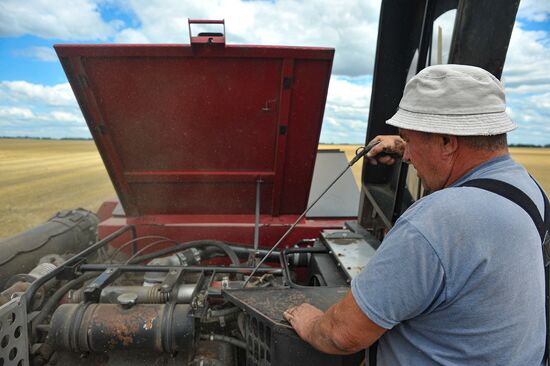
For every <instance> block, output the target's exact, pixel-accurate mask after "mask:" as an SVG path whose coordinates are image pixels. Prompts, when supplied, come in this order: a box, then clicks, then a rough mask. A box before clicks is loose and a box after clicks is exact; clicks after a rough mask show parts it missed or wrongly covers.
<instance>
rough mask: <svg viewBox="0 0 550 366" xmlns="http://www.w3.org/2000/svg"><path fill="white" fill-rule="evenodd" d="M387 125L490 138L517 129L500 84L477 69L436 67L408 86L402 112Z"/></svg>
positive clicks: (420, 74) (449, 66)
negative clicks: (510, 115) (507, 110)
mask: <svg viewBox="0 0 550 366" xmlns="http://www.w3.org/2000/svg"><path fill="white" fill-rule="evenodd" d="M386 123H387V124H389V125H392V126H395V127H399V128H405V129H408V130H414V131H423V132H430V133H441V134H449V135H456V136H489V135H498V134H502V133H506V132H509V131H512V130H514V129H515V128H516V127H517V126H516V124H515V123H514V122H512V120H511V119H510V117H508V115H507V114H506V98H505V96H504V89H503V88H502V84H501V83H500V81H499V80H498V79H497V78H496V77H494V76H493V75H492V74H491V73H489V72H487V71H485V70H483V69H481V68H479V67H475V66H466V65H435V66H430V67H427V68H425V69H424V70H422V71H420V72H419V73H418V74H417V75H416V76H415V77H413V78H412V79H411V80H410V81H409V82H408V83H407V85H406V86H405V90H404V92H403V98H402V99H401V102H400V103H399V110H398V111H397V113H395V115H394V116H393V117H392V118H390V119H389V120H387V121H386Z"/></svg>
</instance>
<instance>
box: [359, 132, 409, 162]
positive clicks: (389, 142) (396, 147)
mask: <svg viewBox="0 0 550 366" xmlns="http://www.w3.org/2000/svg"><path fill="white" fill-rule="evenodd" d="M373 144H375V145H374V146H373V148H372V149H371V150H370V151H369V152H368V153H367V156H366V157H367V160H368V161H369V163H370V164H373V165H377V164H378V163H381V164H385V165H392V164H394V163H395V158H394V157H392V156H390V155H383V156H378V155H379V154H380V153H386V154H391V155H398V156H403V153H404V152H405V141H403V139H402V138H401V137H399V136H398V135H380V136H376V137H375V138H374V139H372V141H371V142H369V145H373Z"/></svg>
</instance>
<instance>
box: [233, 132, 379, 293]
mask: <svg viewBox="0 0 550 366" xmlns="http://www.w3.org/2000/svg"><path fill="white" fill-rule="evenodd" d="M378 143H379V141H377V142H375V143H373V144H369V145H367V146H366V147H363V146H360V147H358V148H357V150H355V154H356V155H355V157H354V158H353V159H351V161H350V162H349V163H348V165H347V166H346V168H345V169H344V170H342V172H341V173H340V174H338V176H337V177H336V178H334V180H333V181H332V183H330V184H329V185H328V187H327V188H326V189H325V190H324V191H323V192H322V193H321V194H320V195H319V196H318V197H317V198H316V199H315V201H313V202H312V203H311V205H309V207H307V208H306V210H305V211H304V212H303V213H302V214H301V215H300V217H298V219H296V221H295V222H294V224H292V225H291V226H290V227H289V228H288V230H287V231H286V232H285V233H284V234H283V236H281V238H280V239H279V240H278V241H277V242H276V243H275V245H273V246H272V247H271V249H270V250H269V251H268V252H267V254H266V255H265V256H264V257H263V258H262V259H261V260H260V261H259V262H258V264H257V265H256V267H254V269H253V270H252V272H251V273H250V276H248V278H247V279H246V280H245V281H244V283H243V288H245V287H246V285H248V282H249V281H250V279H251V278H252V276H254V274H255V273H256V271H257V270H258V268H260V266H261V265H262V264H263V263H264V262H265V261H266V259H267V258H268V257H269V256H270V255H271V253H273V251H274V250H275V249H276V248H277V247H278V246H279V245H281V243H282V242H283V240H285V239H286V237H287V236H288V234H290V233H291V232H292V230H294V228H295V227H296V226H298V223H300V221H302V219H303V218H304V217H305V216H306V214H307V213H308V212H309V211H310V210H311V209H312V208H313V206H315V204H316V203H317V202H319V200H320V199H321V198H322V197H323V196H324V195H325V194H326V193H327V192H328V191H329V190H330V189H331V188H332V186H333V185H334V184H336V182H338V180H339V179H340V178H341V177H342V176H343V175H344V174H345V173H346V172H347V171H348V169H349V168H351V166H352V165H353V164H355V163H357V162H358V161H359V159H361V158H362V157H363V156H365V155H367V153H368V152H369V151H370V149H372V148H373V147H374V146H375V145H377V144H378Z"/></svg>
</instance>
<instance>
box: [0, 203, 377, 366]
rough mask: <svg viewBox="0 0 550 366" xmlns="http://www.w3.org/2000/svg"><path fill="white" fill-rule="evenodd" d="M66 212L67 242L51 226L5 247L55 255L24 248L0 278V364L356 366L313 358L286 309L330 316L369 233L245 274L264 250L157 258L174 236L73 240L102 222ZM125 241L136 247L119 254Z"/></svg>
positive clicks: (346, 234)
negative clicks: (302, 307) (21, 266)
mask: <svg viewBox="0 0 550 366" xmlns="http://www.w3.org/2000/svg"><path fill="white" fill-rule="evenodd" d="M63 215H64V218H65V219H66V222H65V224H66V225H68V226H69V227H68V228H66V232H67V233H69V234H71V235H68V236H67V239H66V240H65V241H63V242H59V241H58V240H54V239H57V238H58V236H57V235H56V231H55V230H52V225H49V224H51V222H49V223H48V224H45V225H43V226H42V227H40V228H37V229H34V232H33V233H30V234H29V233H28V232H27V233H24V234H21V235H19V236H16V237H13V238H11V239H9V241H10V243H11V244H12V245H11V248H19V249H18V250H19V251H21V245H23V242H24V241H25V242H27V241H29V240H30V241H31V242H32V241H35V240H37V239H38V238H48V240H46V243H45V244H44V245H42V246H41V247H40V250H48V249H51V248H55V249H56V250H57V251H58V253H63V254H62V255H61V254H54V253H50V254H45V255H43V256H37V255H36V253H34V254H35V255H29V253H32V251H27V253H26V255H27V258H26V262H35V267H34V268H32V269H31V270H30V271H29V273H28V274H15V275H8V276H5V277H3V278H2V280H3V283H4V289H3V291H2V293H1V296H2V299H3V304H4V305H3V306H2V307H1V308H0V319H1V321H2V325H3V326H2V328H1V332H2V334H1V337H0V338H1V342H2V343H1V351H2V352H1V356H0V358H1V359H2V362H3V365H12V364H13V365H25V364H31V365H47V364H48V365H53V364H58V365H76V364H79V365H130V364H131V365H190V366H191V365H245V364H246V365H358V364H360V363H361V360H362V359H363V358H364V355H362V354H356V355H352V356H330V355H325V354H322V353H320V352H318V351H316V350H315V349H313V348H312V347H311V346H309V345H308V344H306V343H305V342H303V341H301V340H300V339H299V338H298V337H297V335H296V334H295V333H294V331H293V330H292V329H291V327H290V326H289V324H288V323H286V322H285V321H284V320H283V317H282V313H283V311H284V310H286V309H287V308H288V307H290V306H292V305H297V304H299V303H302V302H309V303H312V304H314V305H316V306H317V307H319V308H321V309H325V310H326V309H328V307H330V306H331V305H332V304H334V303H335V302H336V301H338V300H339V299H340V298H341V297H343V296H344V295H345V293H346V292H347V291H348V288H349V283H350V281H351V279H352V278H353V276H354V275H355V274H357V273H358V272H359V271H360V270H361V268H362V266H363V265H364V264H365V263H366V262H368V259H369V258H370V256H372V255H373V253H374V250H375V249H374V248H375V247H376V245H377V241H376V240H375V239H374V238H372V237H370V236H364V235H359V234H357V233H354V232H353V231H352V230H350V229H349V228H348V229H342V230H325V231H323V232H322V234H321V236H320V237H319V238H312V239H303V240H301V241H299V242H297V243H295V245H293V246H291V247H289V248H286V249H284V250H282V251H273V252H272V253H270V254H269V256H267V258H266V261H265V263H264V264H263V265H262V266H260V267H258V270H257V272H256V273H255V274H254V276H252V277H250V274H251V273H252V269H253V268H254V265H255V264H256V263H258V261H259V260H260V258H261V257H264V256H266V254H268V251H267V250H265V249H261V250H254V249H253V248H251V247H249V246H246V245H243V244H238V243H226V242H222V241H217V240H197V241H191V242H185V243H177V242H175V241H174V243H173V245H170V246H165V247H161V248H159V249H158V250H154V247H155V246H156V244H155V243H159V242H160V241H166V240H171V239H169V238H159V237H153V236H144V237H139V236H136V237H134V236H132V237H131V239H130V240H126V241H125V242H122V243H121V242H120V240H118V241H117V239H120V238H121V237H124V236H125V235H126V236H127V235H128V234H129V233H130V232H131V231H132V230H131V229H132V227H130V226H127V227H123V228H122V229H120V230H118V231H117V232H115V233H113V234H111V235H109V236H108V237H107V238H104V239H103V240H100V241H95V240H90V239H95V238H90V237H89V236H82V235H81V240H80V241H77V242H74V241H73V240H72V239H74V238H75V237H78V235H76V234H78V233H80V232H81V231H82V229H83V228H85V230H84V231H86V232H89V233H95V225H96V224H97V221H98V220H97V218H95V215H94V214H92V213H89V212H86V211H84V210H75V211H71V212H68V213H64V214H62V216H63ZM60 219H61V218H60V217H59V216H57V217H55V218H54V219H52V220H60ZM69 222H70V223H71V224H68V223H69ZM69 238H70V239H69ZM23 239H24V241H23ZM115 242H117V245H113V243H115ZM133 243H141V244H142V245H140V246H138V247H141V249H140V250H137V251H134V252H132V251H129V252H128V251H126V250H125V249H127V248H128V247H130V246H131V244H133ZM4 244H5V243H4ZM15 244H18V245H15ZM60 246H61V247H60ZM60 249H62V250H60ZM80 249H82V250H80ZM13 250H15V249H13ZM35 250H37V249H36V248H35ZM77 250H80V251H79V252H78V253H76V254H75V252H76V251H77ZM18 253H19V252H15V253H12V254H15V255H11V256H10V255H6V257H8V258H12V259H11V260H14V258H16V257H17V254H18ZM18 260H19V261H21V259H18ZM8 262H9V261H8ZM8 262H7V263H8ZM46 264H47V265H46ZM245 282H246V286H244V285H245Z"/></svg>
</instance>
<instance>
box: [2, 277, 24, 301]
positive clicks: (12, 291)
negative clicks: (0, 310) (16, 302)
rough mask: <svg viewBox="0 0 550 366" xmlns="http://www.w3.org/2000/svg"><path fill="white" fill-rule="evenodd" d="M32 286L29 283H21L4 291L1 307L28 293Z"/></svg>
mask: <svg viewBox="0 0 550 366" xmlns="http://www.w3.org/2000/svg"><path fill="white" fill-rule="evenodd" d="M30 285H31V284H30V283H29V282H23V281H19V282H16V283H14V284H13V285H11V286H10V287H9V288H7V289H5V290H4V291H2V292H1V293H0V306H1V305H4V304H6V303H8V302H9V301H10V300H11V299H12V298H13V296H14V295H16V294H18V293H23V292H25V291H27V289H28V288H29V286H30Z"/></svg>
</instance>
